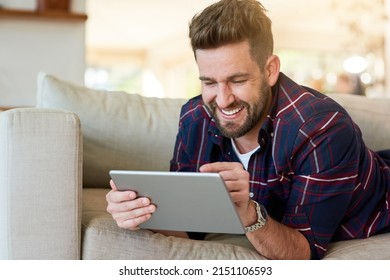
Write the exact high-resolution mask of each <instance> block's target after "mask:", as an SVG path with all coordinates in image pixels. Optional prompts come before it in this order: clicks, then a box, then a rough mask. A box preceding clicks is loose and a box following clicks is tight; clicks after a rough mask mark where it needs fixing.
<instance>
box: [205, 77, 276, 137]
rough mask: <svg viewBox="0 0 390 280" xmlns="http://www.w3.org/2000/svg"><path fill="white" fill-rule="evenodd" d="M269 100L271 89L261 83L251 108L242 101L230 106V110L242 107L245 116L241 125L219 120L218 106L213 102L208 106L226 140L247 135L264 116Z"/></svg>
mask: <svg viewBox="0 0 390 280" xmlns="http://www.w3.org/2000/svg"><path fill="white" fill-rule="evenodd" d="M270 98H271V88H270V87H269V86H268V84H265V83H263V84H262V87H261V89H260V92H259V96H258V98H257V100H256V101H255V103H254V104H252V106H251V105H250V104H249V103H247V102H244V101H239V102H235V103H234V104H232V106H230V107H231V108H238V107H244V109H243V110H245V111H246V113H247V115H246V118H245V120H244V122H243V123H242V124H241V125H238V124H237V123H235V122H234V121H226V120H223V121H222V120H221V119H220V118H219V117H218V114H217V110H218V111H220V109H219V108H218V105H217V104H216V102H215V101H212V102H210V104H209V105H208V108H209V110H210V111H211V114H212V116H213V119H214V120H215V123H216V125H217V127H218V129H219V131H220V132H221V133H222V135H223V136H225V137H227V138H233V139H234V138H239V137H242V136H244V135H245V134H247V133H248V132H249V131H251V130H252V129H253V128H254V127H255V126H256V125H257V124H258V123H259V121H260V119H261V118H262V117H263V115H264V114H267V113H268V112H264V110H265V109H267V108H266V107H267V104H268V102H270V100H269V99H270Z"/></svg>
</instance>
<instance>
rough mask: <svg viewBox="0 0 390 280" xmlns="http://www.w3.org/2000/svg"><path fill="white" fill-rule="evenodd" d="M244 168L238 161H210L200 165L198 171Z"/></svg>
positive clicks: (215, 171) (213, 171)
mask: <svg viewBox="0 0 390 280" xmlns="http://www.w3.org/2000/svg"><path fill="white" fill-rule="evenodd" d="M235 169H244V168H243V166H242V164H241V163H239V162H212V163H207V164H204V165H202V166H201V167H200V168H199V171H200V172H211V173H218V172H221V171H226V170H235Z"/></svg>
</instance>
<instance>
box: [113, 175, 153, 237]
mask: <svg viewBox="0 0 390 280" xmlns="http://www.w3.org/2000/svg"><path fill="white" fill-rule="evenodd" d="M110 186H111V189H112V190H111V191H110V192H109V193H108V194H107V195H106V200H107V203H108V205H107V212H108V213H110V214H111V215H112V217H113V218H114V220H115V221H116V223H117V225H118V226H119V227H121V228H126V229H130V230H137V229H139V225H140V224H142V223H144V222H146V221H147V220H149V219H150V218H151V217H152V213H154V212H155V211H156V206H155V205H153V204H151V201H150V199H149V198H147V197H137V194H136V193H135V192H133V191H118V189H117V187H116V186H115V184H114V182H113V181H112V180H111V181H110Z"/></svg>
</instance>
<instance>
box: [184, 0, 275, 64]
mask: <svg viewBox="0 0 390 280" xmlns="http://www.w3.org/2000/svg"><path fill="white" fill-rule="evenodd" d="M265 13H266V9H265V8H264V6H263V5H262V4H261V3H260V2H259V1H257V0H221V1H219V2H216V3H214V4H212V5H210V6H208V7H207V8H205V9H204V10H203V11H201V12H199V13H198V14H196V15H195V16H194V17H193V18H192V20H191V22H190V24H189V37H190V40H191V47H192V51H193V52H194V54H195V58H196V50H198V49H213V48H218V47H221V46H223V45H227V44H232V43H240V42H243V41H245V40H247V41H248V43H249V46H250V52H251V56H252V58H253V59H254V60H255V61H256V62H257V64H258V65H259V67H260V69H263V67H264V66H265V63H266V61H267V59H268V57H269V56H270V55H272V53H273V36H272V30H271V20H270V19H269V18H268V17H267V15H266V14H265Z"/></svg>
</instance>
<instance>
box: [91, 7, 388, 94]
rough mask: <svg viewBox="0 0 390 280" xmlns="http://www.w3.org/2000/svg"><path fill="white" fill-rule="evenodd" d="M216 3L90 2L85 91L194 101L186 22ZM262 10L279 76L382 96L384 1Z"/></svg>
mask: <svg viewBox="0 0 390 280" xmlns="http://www.w3.org/2000/svg"><path fill="white" fill-rule="evenodd" d="M213 2H216V1H210V0H197V1H183V0H166V1H160V0H130V1H128V0H112V1H105V0H90V1H87V13H88V16H89V20H88V22H87V37H86V43H87V70H86V84H87V85H88V86H91V87H103V88H111V89H123V90H126V91H129V92H134V91H135V92H143V93H144V94H145V95H149V96H160V97H165V96H170V97H190V96H193V95H195V94H198V93H199V82H198V79H197V77H198V76H197V68H196V65H195V62H194V59H193V55H192V52H191V50H190V47H189V41H188V36H187V31H188V22H189V20H190V19H191V17H192V16H193V15H194V14H195V13H197V12H199V11H200V10H202V9H203V8H204V7H206V6H208V5H209V4H210V3H213ZM260 2H261V3H262V4H263V5H264V6H265V8H266V9H267V10H268V15H269V17H270V18H271V20H272V22H273V33H274V37H275V52H276V53H277V54H278V55H279V56H280V57H281V61H282V71H283V72H284V73H286V74H287V75H289V76H291V77H292V78H293V79H295V80H296V81H297V82H299V83H302V84H305V85H308V86H312V87H314V88H316V89H318V90H320V91H323V92H344V93H353V94H362V95H363V94H365V95H369V96H382V95H386V94H385V80H386V77H385V76H386V71H385V69H386V67H385V66H386V62H385V60H386V53H387V55H388V53H389V52H390V50H389V48H390V47H389V46H388V47H387V48H388V49H387V50H386V49H385V38H386V34H385V31H386V28H387V30H388V29H389V21H388V18H389V12H388V9H387V11H386V4H385V1H384V0H343V1H337V0H321V1H312V0H289V1H286V0H263V1H260ZM387 36H389V35H388V34H387ZM387 40H388V39H387ZM387 59H388V58H387ZM388 75H389V74H388Z"/></svg>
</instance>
